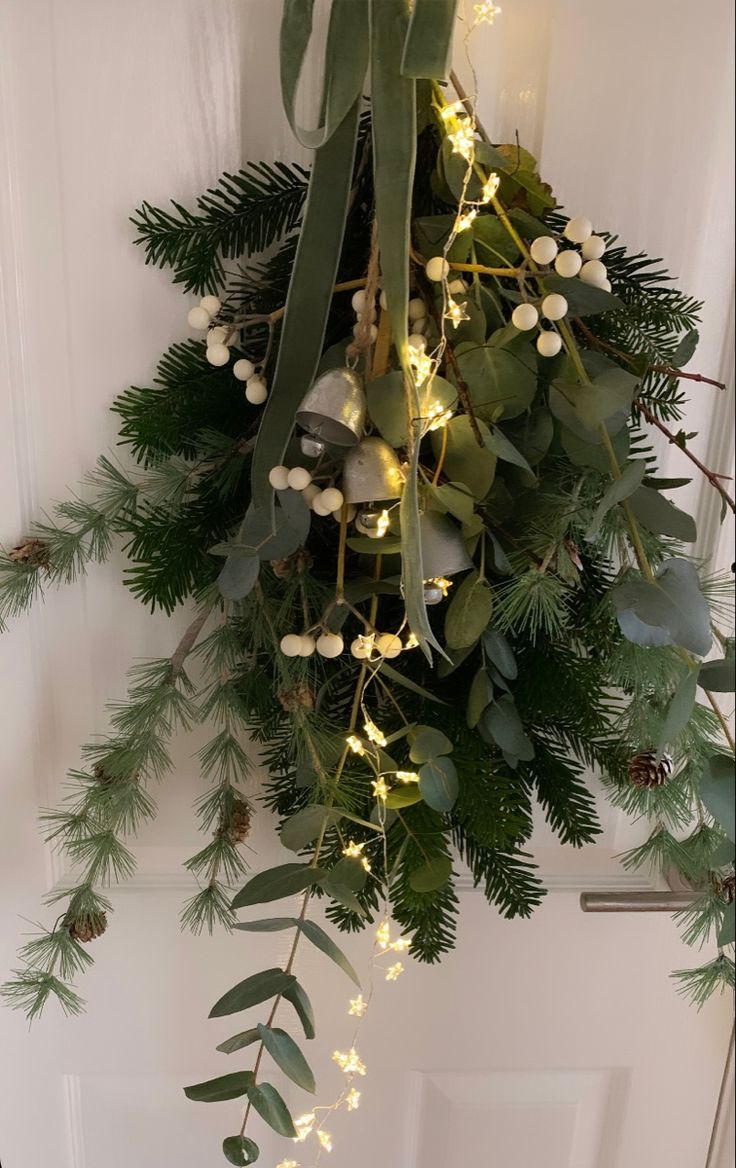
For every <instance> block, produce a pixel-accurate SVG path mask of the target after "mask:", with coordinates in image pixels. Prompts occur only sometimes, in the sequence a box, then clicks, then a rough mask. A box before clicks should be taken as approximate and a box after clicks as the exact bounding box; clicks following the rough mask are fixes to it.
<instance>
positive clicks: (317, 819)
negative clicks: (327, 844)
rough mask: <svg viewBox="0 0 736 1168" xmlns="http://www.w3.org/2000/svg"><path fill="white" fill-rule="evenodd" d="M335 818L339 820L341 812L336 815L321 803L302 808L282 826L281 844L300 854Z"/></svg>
mask: <svg viewBox="0 0 736 1168" xmlns="http://www.w3.org/2000/svg"><path fill="white" fill-rule="evenodd" d="M335 818H338V819H339V812H337V813H335V812H334V811H332V810H331V809H330V808H328V807H325V806H323V805H322V804H321V803H311V804H310V805H309V806H308V807H302V808H301V810H300V811H297V812H296V813H295V814H294V815H290V816H289V818H288V819H287V820H286V821H285V823H283V824H282V826H281V831H280V836H281V843H282V844H283V845H284V847H285V848H288V849H289V851H290V852H299V851H301V849H302V848H305V847H306V846H307V844H311V843H312V842H313V840H316V838H317V836H318V835H319V834H320V832H321V831H322V827H323V825H324V824H325V823H332V822H334V821H335Z"/></svg>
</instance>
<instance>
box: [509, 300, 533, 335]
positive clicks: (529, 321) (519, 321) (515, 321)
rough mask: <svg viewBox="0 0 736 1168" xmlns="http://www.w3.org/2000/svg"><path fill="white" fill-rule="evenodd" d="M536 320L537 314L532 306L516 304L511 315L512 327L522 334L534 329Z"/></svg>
mask: <svg viewBox="0 0 736 1168" xmlns="http://www.w3.org/2000/svg"><path fill="white" fill-rule="evenodd" d="M538 320H539V313H538V312H537V310H536V308H535V307H534V305H533V304H517V306H516V308H515V309H514V311H513V312H512V313H511V323H512V325H513V326H514V328H517V329H519V331H520V332H522V333H525V332H528V331H529V329H533V328H535V327H536V324H537V321H538Z"/></svg>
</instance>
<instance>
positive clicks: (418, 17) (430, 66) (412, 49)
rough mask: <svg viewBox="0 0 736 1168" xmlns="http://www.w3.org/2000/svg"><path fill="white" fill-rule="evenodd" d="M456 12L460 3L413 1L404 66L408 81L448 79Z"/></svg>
mask: <svg viewBox="0 0 736 1168" xmlns="http://www.w3.org/2000/svg"><path fill="white" fill-rule="evenodd" d="M456 9H457V0H414V9H413V11H412V14H411V21H410V23H409V31H408V33H407V35H406V41H405V43H404V56H403V59H402V62H401V72H402V73H403V74H404V76H405V77H429V78H432V79H433V80H437V79H439V78H441V77H447V75H448V73H449V72H450V58H451V56H452V30H453V28H454V25H455V10H456Z"/></svg>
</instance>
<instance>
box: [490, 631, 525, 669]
mask: <svg viewBox="0 0 736 1168" xmlns="http://www.w3.org/2000/svg"><path fill="white" fill-rule="evenodd" d="M483 648H484V649H485V651H486V653H487V654H488V657H489V658H490V660H491V661H492V662H493V664H494V665H495V666H496V668H497V669H498V670H500V672H501V673H502V674H503V676H504V677H508V679H509V681H515V679H516V678H517V677H518V676H519V666H518V665H517V663H516V657H515V656H514V651H513V649H512V648H511V645H510V644H509V642H508V640H507V639H506V637H504V635H503V633H499V631H498V629H486V631H485V633H484V634H483Z"/></svg>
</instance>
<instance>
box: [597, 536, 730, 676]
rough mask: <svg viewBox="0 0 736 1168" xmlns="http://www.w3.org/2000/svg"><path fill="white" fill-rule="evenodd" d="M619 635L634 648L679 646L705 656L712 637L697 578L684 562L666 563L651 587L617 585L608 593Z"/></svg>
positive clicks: (639, 582) (634, 583)
mask: <svg viewBox="0 0 736 1168" xmlns="http://www.w3.org/2000/svg"><path fill="white" fill-rule="evenodd" d="M610 596H611V599H612V601H613V604H614V607H615V609H616V616H617V619H618V623H619V626H620V628H621V632H622V633H623V634H624V636H625V637H626V639H627V640H629V641H633V642H634V644H636V645H680V646H681V647H682V648H683V649H689V650H690V651H691V652H693V653H698V654H699V655H700V656H704V655H705V654H706V653H708V652H709V650H710V647H711V644H712V641H713V635H712V633H711V628H710V609H709V607H708V602H707V601H706V599H705V597H704V596H703V593H702V592H701V590H700V582H699V580H698V574H697V572H696V570H695V568H694V567H693V565H692V564H691V563H689V562H688V561H687V560H680V559H670V560H665V561H664V563H663V564H662V565H661V566H660V568H659V570H658V572H657V574H656V579H655V581H654V583H650V582H649V581H646V580H637V581H630V582H627V583H624V584H620V585H619V586H618V587H617V588H614V589H613V590H612V591H611V593H610Z"/></svg>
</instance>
